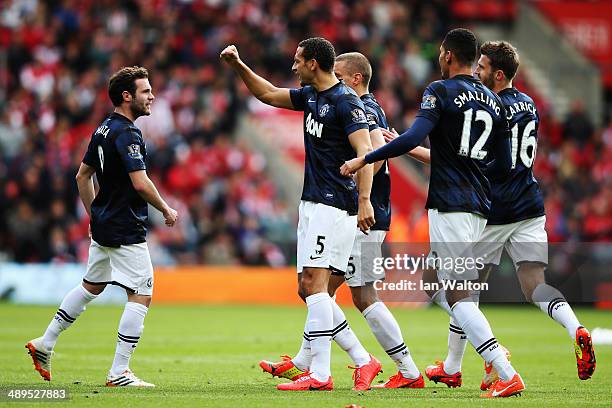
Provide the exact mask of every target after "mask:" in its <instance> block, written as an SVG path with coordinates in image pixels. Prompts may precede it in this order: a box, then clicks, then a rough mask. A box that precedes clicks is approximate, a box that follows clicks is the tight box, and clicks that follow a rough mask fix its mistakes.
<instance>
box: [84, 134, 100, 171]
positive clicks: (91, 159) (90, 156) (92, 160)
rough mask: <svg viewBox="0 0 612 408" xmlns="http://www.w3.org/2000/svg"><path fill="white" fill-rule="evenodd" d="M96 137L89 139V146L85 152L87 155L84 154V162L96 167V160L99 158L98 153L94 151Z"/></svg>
mask: <svg viewBox="0 0 612 408" xmlns="http://www.w3.org/2000/svg"><path fill="white" fill-rule="evenodd" d="M94 149H95V147H94V138H93V137H92V138H91V140H90V141H89V145H88V146H87V151H86V152H85V156H83V163H85V164H86V165H88V166H91V167H96V163H97V162H96V160H97V159H98V155H97V153H96V152H95V151H94Z"/></svg>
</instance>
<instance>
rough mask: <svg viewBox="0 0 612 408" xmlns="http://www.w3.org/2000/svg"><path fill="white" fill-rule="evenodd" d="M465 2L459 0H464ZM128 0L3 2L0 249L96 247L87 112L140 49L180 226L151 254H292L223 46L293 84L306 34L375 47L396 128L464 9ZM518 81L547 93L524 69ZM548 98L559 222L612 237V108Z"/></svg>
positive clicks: (274, 257)
mask: <svg viewBox="0 0 612 408" xmlns="http://www.w3.org/2000/svg"><path fill="white" fill-rule="evenodd" d="M324 3H325V5H326V6H325V7H322V5H323V4H324ZM501 3H503V2H487V4H491V5H493V6H495V4H501ZM465 4H467V3H466V2H457V5H456V7H455V11H456V12H457V10H459V12H461V13H464V14H465V13H469V10H466V9H465V7H464V6H465ZM122 5H123V7H117V6H115V2H112V1H106V0H98V1H93V0H82V1H50V2H41V1H36V0H31V1H23V2H22V1H12V2H11V1H9V2H8V4H6V7H3V10H2V11H1V12H0V93H2V95H0V96H1V97H0V101H1V102H0V157H1V158H2V159H1V160H0V231H2V233H1V234H0V261H2V260H9V261H17V262H49V261H50V262H71V261H83V260H85V259H86V256H87V246H88V240H87V219H86V217H85V213H84V211H83V209H82V206H81V205H80V203H79V202H78V195H77V192H76V185H75V183H74V175H75V173H76V169H77V166H78V164H79V163H80V160H81V159H82V155H83V152H84V149H85V147H86V145H87V142H88V140H89V137H90V134H91V132H92V130H93V126H94V125H95V124H96V123H98V122H99V121H100V120H101V118H102V117H103V116H104V115H106V114H107V113H108V112H110V110H111V104H110V102H109V103H106V101H107V100H108V98H107V96H106V82H105V78H107V77H108V76H109V74H110V73H111V72H113V71H115V70H116V69H118V68H119V67H121V66H125V65H134V64H139V65H143V66H145V67H147V68H148V69H149V70H150V72H151V74H152V84H153V88H154V89H153V91H154V93H155V94H156V101H155V102H154V104H153V115H152V116H151V117H149V118H145V119H139V121H138V122H137V123H138V124H139V126H140V127H141V128H142V130H143V133H144V134H145V137H146V138H147V139H146V140H147V146H148V149H149V151H150V153H149V154H150V162H149V172H150V174H151V176H152V177H153V178H154V179H155V180H156V182H157V183H161V184H159V185H161V186H162V189H163V190H164V193H165V194H166V195H169V196H170V197H171V201H172V203H171V205H172V206H174V208H177V209H178V210H179V213H180V214H181V223H180V226H181V227H180V228H178V229H174V230H172V231H169V230H165V229H163V228H158V227H157V226H161V225H163V220H161V219H157V218H156V217H155V216H154V217H152V220H151V223H152V228H151V230H150V234H149V243H150V245H151V247H152V251H151V253H152V254H153V255H154V263H156V264H161V265H173V264H177V263H180V264H195V263H208V264H220V265H223V264H224V265H233V264H248V265H272V266H281V265H287V264H290V263H291V262H292V259H293V258H294V256H295V255H294V252H295V249H294V248H295V234H294V224H295V222H296V216H295V209H294V208H290V206H289V205H288V202H287V200H286V199H285V197H283V195H282V194H281V192H280V191H279V189H278V188H277V185H276V183H275V182H274V177H275V175H274V174H272V173H271V172H270V171H268V169H267V163H266V158H265V157H264V156H263V155H262V154H261V153H260V152H259V151H257V150H255V149H253V147H252V146H249V145H247V144H245V143H242V142H240V141H238V140H237V139H236V135H235V131H236V129H237V122H238V120H239V118H240V116H241V115H243V113H244V112H247V111H248V109H247V105H248V104H247V102H248V100H247V99H246V93H245V92H244V89H242V88H241V87H240V86H239V85H238V82H237V81H235V78H234V77H233V75H231V74H228V73H227V72H226V71H225V70H223V69H221V68H220V67H219V62H218V53H219V50H220V49H221V48H222V46H224V45H225V44H228V43H235V44H237V46H238V48H239V50H241V52H242V53H243V55H244V57H245V58H246V59H247V60H248V62H249V64H250V65H251V66H253V67H254V68H255V69H256V70H257V71H258V72H261V73H262V74H264V75H265V76H266V77H269V78H273V81H274V82H275V83H277V84H282V85H284V86H296V85H297V84H296V83H295V79H294V77H293V76H292V74H291V71H290V65H291V56H292V55H293V53H294V50H295V47H296V45H297V43H298V41H299V40H301V39H303V38H305V37H307V36H310V35H313V34H314V33H316V34H318V35H321V36H324V37H326V38H328V39H329V40H330V41H332V42H333V43H334V44H335V45H336V47H337V51H338V52H344V51H351V50H359V51H361V52H363V53H364V54H366V55H368V56H369V57H370V58H371V60H372V62H373V65H374V71H375V75H374V81H373V83H372V89H373V91H374V92H375V93H376V95H377V98H378V100H379V101H380V102H381V104H382V105H383V107H384V109H385V111H386V113H387V116H388V118H389V121H390V123H392V124H393V126H394V127H395V128H397V129H398V130H401V129H405V128H407V127H408V126H409V125H410V123H411V119H412V118H413V116H414V114H415V112H416V110H415V109H416V107H417V106H418V102H419V99H420V95H421V92H422V89H423V87H424V86H425V85H426V84H427V83H428V82H429V81H430V80H433V79H436V78H437V77H438V76H439V72H438V68H437V55H438V44H439V41H440V38H441V37H442V36H443V34H444V33H445V32H446V31H447V29H448V28H449V27H450V26H452V25H453V23H454V21H455V20H454V18H455V17H454V16H453V15H452V14H451V10H450V9H449V8H447V7H446V6H445V2H444V1H440V0H438V1H431V2H427V3H425V2H419V1H402V2H399V1H377V2H374V3H372V2H369V1H335V2H329V1H323V0H308V1H304V0H299V1H294V2H284V1H272V0H271V1H267V0H266V1H263V0H262V1H255V0H252V1H242V2H226V1H215V2H204V1H193V2H174V1H169V0H168V1H166V0H155V1H145V0H134V1H125V2H122ZM491 10H492V11H491V13H490V15H489V14H488V15H487V16H485V17H486V18H493V17H492V16H494V17H495V18H496V19H499V18H504V19H512V18H513V17H514V15H515V8H514V7H510V8H503V9H498V8H496V7H492V8H491ZM179 22H180V23H179ZM520 84H521V85H519V86H524V87H526V88H527V89H528V93H530V94H534V93H535V94H537V92H532V90H531V89H529V83H528V81H526V80H525V79H524V78H521V79H520ZM547 105H548V104H547V103H546V101H545V100H542V101H541V103H539V106H540V111H541V115H542V117H543V120H542V122H543V126H542V128H541V129H540V139H539V140H540V145H539V147H538V156H537V160H536V170H535V174H536V176H537V177H538V178H539V179H540V181H541V185H542V186H543V189H544V191H545V194H546V209H547V224H548V225H547V227H548V228H547V229H548V233H549V238H550V240H551V241H557V242H558V241H567V240H582V241H610V240H611V239H612V207H611V204H610V203H612V179H611V178H610V175H611V174H612V171H611V170H612V168H611V166H612V164H611V163H612V120H610V118H608V120H607V122H606V123H607V124H606V125H605V126H604V128H597V127H596V126H595V125H594V124H592V123H591V121H590V119H589V118H588V117H587V116H586V115H584V112H583V111H582V110H581V106H580V104H579V103H576V104H575V106H574V107H573V110H572V112H571V113H570V115H569V116H568V117H567V120H566V121H565V122H564V123H559V122H557V121H555V120H554V119H553V118H552V115H550V112H548V111H547V109H546V106H547ZM421 169H422V168H421ZM423 171H426V170H424V169H423ZM276 176H278V175H276ZM404 211H405V212H404V213H403V214H402V212H400V214H402V215H401V216H400V217H398V218H396V220H395V223H396V226H395V227H394V228H395V229H396V230H397V232H396V233H397V234H399V235H398V238H397V240H403V239H406V238H408V239H409V238H410V237H417V236H419V235H418V232H415V231H422V230H423V217H422V215H423V211H422V208H421V206H420V205H415V206H412V207H411V208H404ZM152 215H154V214H152ZM408 230H409V231H411V232H410V233H408V232H405V233H402V232H401V231H408ZM411 234H412V235H411ZM414 234H417V235H414ZM421 236H422V233H421ZM415 239H416V238H415Z"/></svg>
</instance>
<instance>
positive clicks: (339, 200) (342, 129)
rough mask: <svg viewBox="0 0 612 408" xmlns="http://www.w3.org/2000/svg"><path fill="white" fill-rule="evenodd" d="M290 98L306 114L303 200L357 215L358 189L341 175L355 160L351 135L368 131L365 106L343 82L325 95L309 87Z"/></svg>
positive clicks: (352, 182) (326, 91) (293, 90)
mask: <svg viewBox="0 0 612 408" xmlns="http://www.w3.org/2000/svg"><path fill="white" fill-rule="evenodd" d="M290 95H291V102H292V103H293V108H294V109H295V110H300V111H304V148H305V151H306V160H305V163H304V188H303V190H302V200H304V201H312V202H315V203H321V204H325V205H329V206H332V207H336V208H339V209H341V210H345V211H347V212H348V213H349V214H350V215H355V214H357V186H356V185H355V182H354V181H353V179H352V178H350V177H344V176H343V175H341V174H340V167H341V166H342V165H343V164H344V162H345V161H347V160H350V159H353V158H354V157H355V151H354V150H353V147H352V146H351V144H350V142H349V139H348V135H350V134H351V133H353V132H355V131H356V130H359V129H368V122H367V119H366V116H365V108H364V106H363V103H362V102H361V100H360V99H359V97H358V96H357V94H356V93H355V92H354V91H353V90H352V89H351V88H349V87H348V86H347V85H345V84H344V83H343V82H338V83H337V84H336V85H334V86H332V87H331V88H329V89H326V90H324V91H322V92H317V91H316V90H315V89H314V88H313V87H312V86H310V85H308V86H305V87H303V88H299V89H292V90H291V91H290Z"/></svg>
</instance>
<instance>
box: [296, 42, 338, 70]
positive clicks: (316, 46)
mask: <svg viewBox="0 0 612 408" xmlns="http://www.w3.org/2000/svg"><path fill="white" fill-rule="evenodd" d="M298 46H299V47H302V48H304V51H303V52H302V55H303V56H304V60H305V61H308V60H311V59H314V60H316V61H317V63H318V64H319V67H321V69H322V70H323V71H325V72H332V70H333V69H334V61H335V60H336V51H335V50H334V46H333V45H332V43H330V42H329V41H327V40H326V39H325V38H322V37H314V38H308V39H306V40H303V41H300V43H299V44H298Z"/></svg>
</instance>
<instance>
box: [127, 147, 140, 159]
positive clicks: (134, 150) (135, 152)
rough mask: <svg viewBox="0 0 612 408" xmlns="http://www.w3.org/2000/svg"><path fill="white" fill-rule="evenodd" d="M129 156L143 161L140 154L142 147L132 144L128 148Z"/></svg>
mask: <svg viewBox="0 0 612 408" xmlns="http://www.w3.org/2000/svg"><path fill="white" fill-rule="evenodd" d="M127 149H128V156H130V157H131V158H132V159H142V154H140V145H137V144H131V145H129V146H128V147H127Z"/></svg>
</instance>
